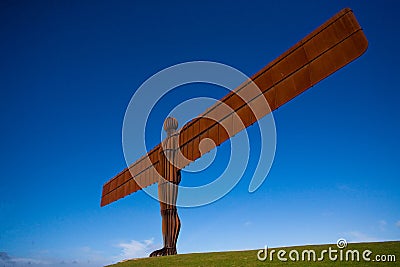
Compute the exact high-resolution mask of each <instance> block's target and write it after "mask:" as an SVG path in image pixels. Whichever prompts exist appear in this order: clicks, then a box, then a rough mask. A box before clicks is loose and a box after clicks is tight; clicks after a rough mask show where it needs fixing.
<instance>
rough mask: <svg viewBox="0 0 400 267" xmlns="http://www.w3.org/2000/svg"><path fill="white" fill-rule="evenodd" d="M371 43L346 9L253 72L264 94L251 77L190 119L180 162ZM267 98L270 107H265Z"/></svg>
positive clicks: (253, 119)
mask: <svg viewBox="0 0 400 267" xmlns="http://www.w3.org/2000/svg"><path fill="white" fill-rule="evenodd" d="M367 47H368V41H367V39H366V37H365V35H364V33H363V31H362V29H361V27H360V25H359V24H358V22H357V20H356V18H355V16H354V14H353V12H352V11H351V10H350V9H343V10H342V11H340V12H339V13H338V14H336V15H335V16H333V17H332V18H331V19H329V20H328V21H327V22H325V23H324V24H323V25H321V26H320V27H318V28H317V29H316V30H314V31H313V32H312V33H310V34H309V35H307V36H306V37H305V38H304V39H302V40H301V41H300V42H298V43H297V44H296V45H294V46H293V47H292V48H290V49H289V50H288V51H287V52H285V53H283V54H282V55H281V56H279V57H278V58H277V59H275V60H274V61H272V62H271V63H270V64H268V65H267V66H265V67H264V68H263V69H261V70H260V71H259V72H258V73H256V74H255V75H253V76H252V77H251V81H252V82H254V83H255V84H256V85H257V86H258V87H259V89H260V90H261V92H260V91H258V92H260V93H259V94H258V95H255V92H257V91H256V90H254V88H253V86H254V84H252V82H251V81H247V82H245V83H243V84H242V85H241V86H239V87H238V88H236V89H235V90H233V91H232V92H230V93H229V94H228V95H226V96H225V97H224V98H223V99H221V100H220V101H219V102H217V103H216V104H215V105H213V106H212V107H210V108H209V109H208V110H207V111H206V112H205V113H204V114H202V115H200V116H199V117H197V118H195V119H193V120H192V121H190V122H189V123H187V124H186V125H185V126H184V127H183V128H182V129H181V131H180V148H181V152H182V154H183V156H185V157H186V158H187V159H189V161H183V162H184V163H183V164H182V165H181V166H180V167H182V168H183V167H185V166H186V165H187V164H189V163H190V162H191V161H194V160H196V159H198V158H199V157H201V154H202V153H200V149H199V144H200V143H201V141H202V140H203V139H204V138H210V139H211V140H213V141H214V144H213V143H212V142H208V143H206V144H205V145H203V146H202V147H201V150H202V152H203V153H204V152H208V151H210V150H211V149H213V148H214V147H215V146H218V145H220V144H221V143H223V142H224V141H226V140H227V139H228V138H230V137H232V136H233V135H235V134H237V133H238V132H240V131H241V130H243V128H244V127H247V126H249V125H251V124H253V123H255V122H256V121H257V120H258V119H260V117H263V116H265V115H267V114H268V113H269V112H271V111H273V110H275V109H277V108H279V107H280V106H282V105H283V104H285V103H287V102H288V101H290V100H291V99H293V98H295V97H296V96H297V95H299V94H301V93H302V92H304V91H306V90H307V89H309V88H310V87H312V86H313V85H315V84H316V83H318V82H319V81H321V80H322V79H324V78H326V77H328V76H329V75H330V74H332V73H334V72H335V71H337V70H339V69H340V68H342V67H343V66H345V65H347V64H348V63H350V62H352V61H353V60H355V59H356V58H358V57H359V56H361V55H362V54H363V53H364V52H365V51H366V49H367ZM265 100H266V101H267V102H268V104H269V107H270V108H267V109H266V108H263V109H261V108H260V107H261V105H263V103H265ZM255 113H256V114H255ZM235 117H237V118H236V119H235ZM239 120H240V121H239Z"/></svg>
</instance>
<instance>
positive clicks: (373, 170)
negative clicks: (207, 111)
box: [0, 0, 400, 266]
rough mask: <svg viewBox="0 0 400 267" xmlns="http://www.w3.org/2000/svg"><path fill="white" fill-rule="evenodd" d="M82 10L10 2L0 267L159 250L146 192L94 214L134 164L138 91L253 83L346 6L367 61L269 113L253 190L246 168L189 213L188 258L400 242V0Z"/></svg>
mask: <svg viewBox="0 0 400 267" xmlns="http://www.w3.org/2000/svg"><path fill="white" fill-rule="evenodd" d="M81 2H82V1H64V2H61V1H25V2H24V1H2V2H1V3H0V36H1V41H0V93H1V95H0V111H1V112H0V123H1V138H0V147H1V154H0V155H1V158H0V167H1V174H0V180H1V187H0V252H4V253H0V256H1V257H0V263H3V262H6V260H5V258H6V257H7V255H8V256H9V257H11V258H12V259H13V260H14V261H18V262H19V263H18V264H19V265H22V266H23V264H26V262H28V261H31V263H34V264H36V265H37V266H42V265H44V264H45V263H51V264H52V266H56V265H57V264H58V263H62V262H64V263H66V264H67V266H69V265H71V266H72V265H73V266H100V265H101V264H106V263H111V262H115V261H117V260H120V259H123V258H127V257H136V256H144V255H146V254H147V253H148V252H149V251H150V250H151V249H153V248H158V247H159V246H160V245H161V243H162V238H161V218H160V213H159V207H158V203H157V202H156V201H154V200H153V199H152V198H150V197H149V196H147V195H146V194H145V193H144V192H138V193H135V194H134V195H131V196H129V197H127V198H124V199H123V200H120V201H118V202H116V203H113V204H111V205H109V206H107V207H104V208H100V206H99V202H100V195H101V188H102V185H103V183H104V182H106V181H107V180H108V179H109V178H111V177H112V176H113V175H115V174H116V173H117V172H119V171H120V170H121V169H123V168H124V167H125V161H124V158H123V153H122V146H121V130H122V121H123V117H124V112H125V109H126V107H127V105H128V103H129V100H130V98H131V96H132V95H133V93H134V92H135V90H136V89H137V88H138V87H139V86H140V85H141V83H142V82H144V81H145V80H146V79H147V78H149V77H150V76H151V75H153V74H154V73H156V72H158V71H160V70H162V69H163V68H165V67H168V66H171V65H174V64H177V63H182V62H186V61H192V60H210V61H217V62H221V63H224V64H228V65H231V66H233V67H235V68H237V69H239V70H241V71H242V72H244V73H246V74H248V75H252V74H254V73H255V72H256V71H258V70H259V69H260V68H262V67H263V66H264V65H266V64H267V63H268V62H270V61H271V60H273V59H274V58H276V57H277V56H279V55H280V54H281V53H283V52H284V51H285V50H286V49H288V48H289V47H290V46H292V45H293V44H295V43H296V42H297V41H298V40H300V39H301V38H303V37H304V36H305V35H306V34H308V33H309V32H310V31H312V30H313V29H315V28H316V27H317V26H319V25H320V24H321V23H323V22H324V21H325V20H327V19H328V18H330V17H331V16H332V15H334V14H335V13H336V12H338V11H339V10H340V9H342V8H344V7H350V8H352V9H353V10H354V12H355V14H356V16H357V18H358V20H359V22H360V24H361V25H362V27H363V28H364V31H365V34H366V36H367V38H368V40H369V48H368V51H367V52H366V54H364V55H363V56H362V57H361V58H359V59H358V60H356V61H355V62H353V63H351V64H350V65H348V66H346V67H345V68H343V69H341V70H340V71H339V72H337V73H335V74H334V75H332V76H330V77H329V78H327V79H326V80H324V81H322V82H321V83H319V84H318V85H317V86H315V87H314V88H312V89H310V90H309V91H307V92H306V93H304V94H302V95H301V96H300V97H298V98H296V99H295V100H293V101H291V102H289V103H288V104H286V105H285V106H283V107H282V108H280V109H279V110H277V111H276V112H275V113H274V116H275V122H276V126H277V151H276V156H275V161H274V164H273V166H272V169H271V172H270V174H269V176H268V178H267V180H266V181H265V182H264V184H263V185H262V186H261V187H260V188H259V190H258V191H256V192H255V193H252V194H250V193H248V191H247V188H248V184H249V182H250V177H249V176H248V175H245V176H244V177H243V179H242V180H241V182H240V183H239V185H238V186H237V187H236V188H235V189H234V190H233V191H232V192H231V193H230V194H228V195H227V196H225V197H224V198H222V199H221V200H219V201H217V202H215V203H213V204H210V205H207V206H204V207H199V208H192V209H189V208H185V209H180V210H179V213H180V216H181V220H182V229H181V233H180V238H179V241H178V250H179V252H180V253H189V252H200V251H222V250H241V249H255V248H261V247H264V245H268V246H270V247H272V246H281V245H284V246H289V245H296V244H317V243H335V242H336V240H337V239H338V238H340V237H344V238H346V239H348V241H349V242H356V241H371V240H399V239H400V209H399V203H400V194H399V192H400V191H399V190H400V189H399V188H400V180H399V172H398V167H399V165H398V164H399V149H400V141H399V136H400V126H399V120H400V109H399V104H398V102H399V97H400V93H399V82H398V70H399V67H398V66H399V65H398V62H399V60H400V58H399V53H398V44H399V41H400V40H399V35H398V29H399V27H400V21H399V18H398V10H399V4H398V1H372V0H371V1H340V0H335V1H317V0H315V1H274V2H272V1H257V2H255V3H251V4H250V3H248V1H234V2H233V1H218V3H217V1H201V3H198V4H189V3H188V1H181V2H178V1H167V2H168V3H166V2H162V1H160V3H157V4H155V3H148V4H136V3H134V2H133V1H126V2H123V1H118V2H117V3H114V2H111V1H90V2H87V1H83V2H84V3H81ZM208 96H210V95H208ZM216 97H219V96H218V95H217V96H216ZM161 115H164V114H160V116H159V117H157V115H155V116H154V117H155V120H156V121H157V120H160V121H161V120H162V117H161ZM249 133H250V135H251V136H253V137H255V138H256V137H257V132H256V131H255V130H254V129H253V128H250V130H249ZM156 136H157V137H158V136H159V132H158V133H157V135H156ZM158 141H159V140H148V142H149V143H150V144H151V143H152V144H156V143H157V142H158ZM254 146H255V147H257V141H255V142H254ZM220 150H221V151H218V153H220V154H218V157H219V158H222V160H221V162H222V163H221V164H223V158H224V155H226V154H228V153H227V149H226V146H224V145H223V146H221V149H220ZM252 162H256V159H255V158H253V159H252ZM204 176H207V174H204ZM183 179H185V180H190V179H201V175H199V174H190V173H183ZM6 254H7V255H6ZM1 258H3V260H2V259H1ZM2 261H3V262H2ZM73 262H75V264H73ZM18 264H17V266H18ZM63 266H65V264H64V265H63Z"/></svg>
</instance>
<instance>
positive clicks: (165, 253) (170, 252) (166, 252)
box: [149, 247, 177, 257]
mask: <svg viewBox="0 0 400 267" xmlns="http://www.w3.org/2000/svg"><path fill="white" fill-rule="evenodd" d="M176 254H177V252H176V248H167V247H163V248H162V249H158V250H155V251H153V252H152V253H151V254H150V256H149V257H160V256H168V255H176Z"/></svg>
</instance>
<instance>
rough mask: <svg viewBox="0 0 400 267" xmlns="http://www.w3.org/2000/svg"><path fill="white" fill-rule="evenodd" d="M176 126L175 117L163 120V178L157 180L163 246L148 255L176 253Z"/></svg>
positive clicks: (161, 159) (179, 172)
mask: <svg viewBox="0 0 400 267" xmlns="http://www.w3.org/2000/svg"><path fill="white" fill-rule="evenodd" d="M177 128H178V121H177V120H176V119H175V118H171V117H168V118H167V119H166V120H165V122H164V130H165V131H166V132H167V138H165V140H164V142H163V145H162V148H163V149H162V150H160V152H159V159H160V162H161V163H160V164H161V168H160V170H161V173H160V174H161V176H162V177H164V178H165V180H162V181H159V182H158V199H159V201H160V210H161V217H162V234H163V240H164V247H163V248H162V249H159V250H156V251H154V252H153V253H151V254H150V257H155V256H165V255H175V254H176V242H177V240H178V235H179V230H180V229H181V221H180V220H179V216H178V211H177V209H176V199H177V197H178V187H176V186H173V185H179V183H180V182H181V171H180V170H179V169H178V168H177V167H176V166H177V162H176V161H177V150H178V149H179V144H178V142H179V136H178V132H177V131H176V129H177Z"/></svg>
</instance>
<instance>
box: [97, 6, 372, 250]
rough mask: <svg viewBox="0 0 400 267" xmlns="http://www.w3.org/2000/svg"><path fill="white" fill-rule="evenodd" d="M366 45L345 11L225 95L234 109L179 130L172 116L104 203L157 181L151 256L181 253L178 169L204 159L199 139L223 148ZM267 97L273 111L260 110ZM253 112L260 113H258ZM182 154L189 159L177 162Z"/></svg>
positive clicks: (112, 184)
mask: <svg viewBox="0 0 400 267" xmlns="http://www.w3.org/2000/svg"><path fill="white" fill-rule="evenodd" d="M367 47H368V41H367V39H366V37H365V35H364V33H363V31H362V29H361V26H360V25H359V24H358V22H357V20H356V18H355V16H354V14H353V12H352V11H351V10H350V9H348V8H346V9H343V10H342V11H340V12H339V13H338V14H336V15H335V16H333V17H332V18H331V19H329V20H328V21H326V22H325V23H324V24H322V25H321V26H320V27H318V28H317V29H316V30H314V31H313V32H311V33H310V34H309V35H307V36H306V37H305V38H303V39H302V40H301V41H300V42H298V43H297V44H295V45H294V46H293V47H292V48H290V49H289V50H288V51H287V52H285V53H283V54H282V55H281V56H279V57H278V58H277V59H275V60H274V61H272V62H271V63H270V64H268V65H267V66H265V67H264V68H263V69H261V70H260V71H259V72H258V73H256V74H255V75H253V76H252V77H251V81H252V83H250V82H249V81H245V82H244V83H243V84H241V85H240V86H239V87H238V88H236V89H235V90H233V91H232V92H230V93H229V94H227V95H226V96H225V97H223V98H222V99H221V101H220V103H223V104H224V105H225V106H228V107H229V108H230V109H229V111H227V110H226V109H223V108H221V107H222V106H223V105H221V104H215V105H213V106H212V107H210V108H209V109H207V111H206V112H205V113H203V114H202V115H201V116H199V117H197V118H195V119H193V120H191V121H190V122H188V123H187V124H186V125H184V126H183V127H182V128H181V129H180V130H179V133H178V132H177V131H176V129H177V127H178V123H177V121H176V120H175V119H173V118H167V120H166V121H165V124H164V129H165V130H166V131H167V134H168V136H167V138H166V139H165V140H164V141H163V142H162V144H159V145H157V146H156V147H154V148H153V149H152V150H151V151H149V152H148V153H147V154H146V155H144V156H143V157H142V158H140V159H139V160H137V161H136V162H135V163H133V164H132V165H131V166H129V167H128V168H126V169H124V170H123V171H122V172H121V173H119V174H118V175H116V176H115V177H114V178H113V179H111V180H110V181H108V182H107V183H105V184H104V186H103V194H102V198H101V206H105V205H108V204H110V203H112V202H114V201H116V200H118V199H120V198H123V197H125V196H127V195H129V194H132V193H134V192H136V191H138V190H141V189H142V188H145V187H147V186H150V185H152V184H154V183H158V190H159V191H158V195H159V201H160V208H161V216H162V232H163V239H164V248H162V249H160V250H157V251H154V252H153V253H152V254H151V255H150V256H163V255H171V254H176V253H177V252H176V241H177V238H178V234H179V229H180V225H181V224H180V220H179V217H178V213H177V209H176V200H177V195H178V187H177V186H176V185H178V184H179V182H180V179H181V177H180V170H179V169H182V168H184V167H185V166H187V165H188V164H189V163H190V162H192V161H195V160H196V159H198V158H200V157H201V153H200V151H199V144H200V142H201V141H202V140H203V139H205V138H209V139H212V140H213V141H214V146H209V147H208V148H207V151H210V150H211V149H213V148H214V147H216V146H219V145H220V144H222V143H223V142H225V141H226V140H228V139H229V138H230V137H232V136H233V135H235V134H237V133H238V132H240V131H241V130H243V129H244V128H246V127H248V126H250V125H252V124H253V123H255V122H256V121H257V120H258V119H260V118H262V117H264V116H265V115H267V114H268V113H270V112H272V111H273V110H276V109H277V108H279V107H280V106H282V105H284V104H285V103H287V102H289V101H290V100H291V99H293V98H295V97H296V96H298V95H299V94H301V93H302V92H304V91H306V90H307V89H309V88H310V87H312V86H314V85H315V84H317V83H318V82H319V81H321V80H322V79H324V78H326V77H328V76H329V75H331V74H332V73H334V72H335V71H337V70H339V69H340V68H342V67H343V66H345V65H347V64H349V63H350V62H352V61H353V60H355V59H356V58H358V57H359V56H361V55H362V54H363V53H364V52H365V51H366V49H367ZM250 84H251V85H250ZM253 84H255V85H257V87H258V88H259V90H258V91H257V94H255V93H254V92H255V91H254V90H253V91H252V90H251V87H252V86H253ZM260 100H262V101H260ZM265 101H267V102H268V105H269V107H270V109H269V108H268V109H262V108H259V107H260V106H261V105H265V103H266V102H265ZM250 106H251V107H253V110H252V109H251V108H249V107H250ZM254 110H256V111H257V112H259V114H256V115H257V116H255V114H254V113H253V111H254ZM205 114H207V115H208V117H206V116H205ZM210 116H211V118H212V119H209V118H210ZM233 118H239V119H240V120H241V122H243V123H242V124H241V125H239V124H236V123H233V122H232V121H233ZM238 125H239V126H240V127H239V126H238ZM177 155H179V158H180V159H182V158H185V159H186V161H185V162H184V161H183V160H179V162H177V158H178V157H177ZM177 163H179V164H177ZM177 166H179V168H178V167H177Z"/></svg>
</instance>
